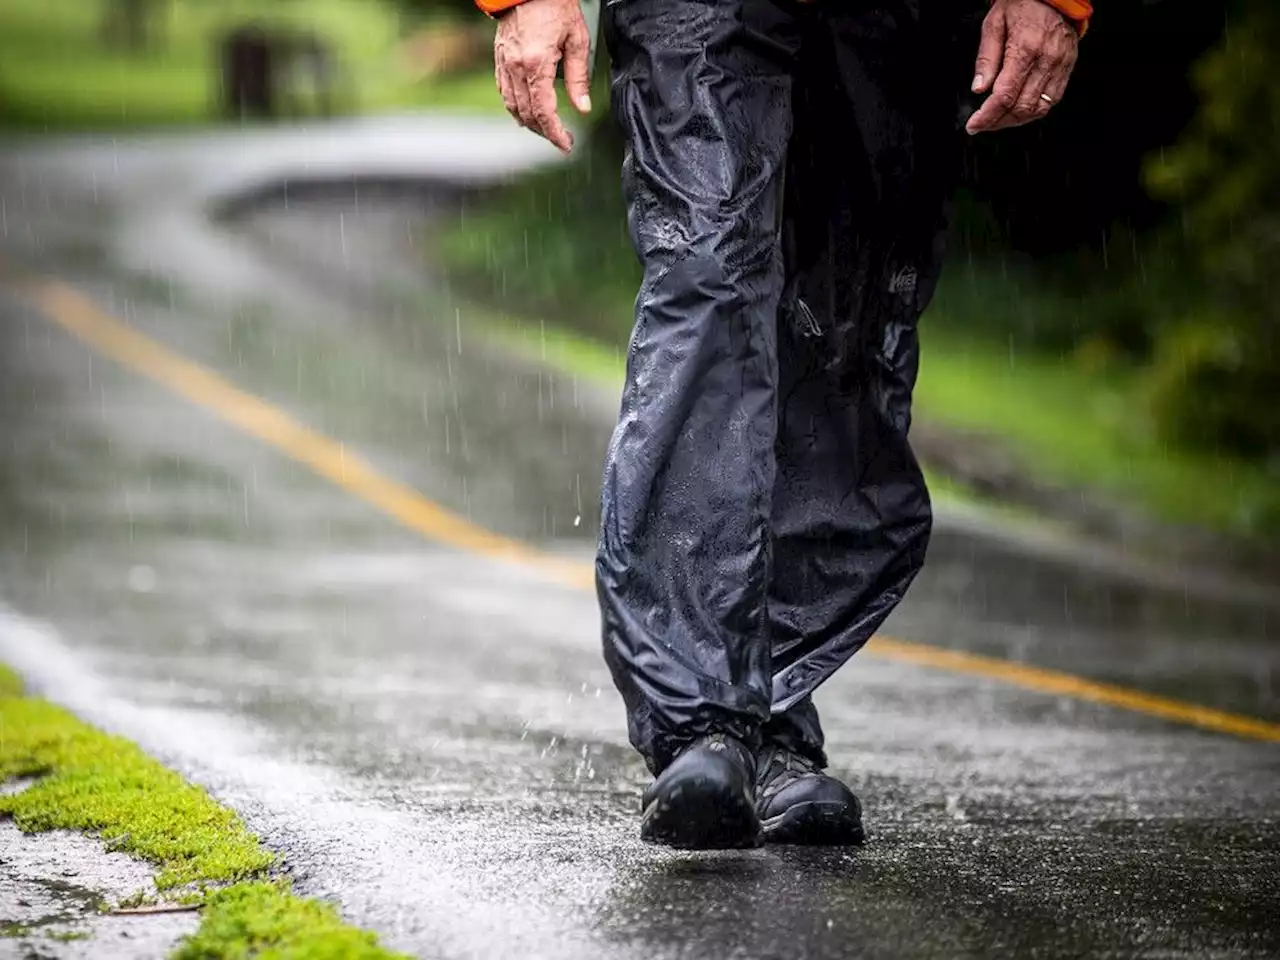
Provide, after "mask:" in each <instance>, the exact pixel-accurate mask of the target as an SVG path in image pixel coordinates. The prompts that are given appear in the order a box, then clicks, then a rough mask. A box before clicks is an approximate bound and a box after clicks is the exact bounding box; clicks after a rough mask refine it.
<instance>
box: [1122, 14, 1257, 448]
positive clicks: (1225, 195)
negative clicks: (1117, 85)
mask: <svg viewBox="0 0 1280 960" xmlns="http://www.w3.org/2000/svg"><path fill="white" fill-rule="evenodd" d="M1278 50H1280V5H1277V4H1276V2H1275V0H1239V3H1238V6H1237V10H1236V12H1235V16H1234V17H1233V19H1232V21H1231V23H1230V25H1229V27H1228V29H1227V32H1226V35H1225V37H1224V39H1223V41H1222V42H1221V43H1220V44H1219V45H1218V46H1217V47H1216V48H1215V49H1214V50H1213V51H1212V52H1211V53H1209V54H1208V55H1207V56H1206V57H1205V58H1204V59H1203V60H1202V61H1201V62H1200V63H1199V64H1198V66H1197V69H1196V71H1195V78H1196V85H1197V88H1198V90H1199V92H1200V96H1201V98H1202V107H1201V110H1200V112H1199V114H1198V115H1197V117H1196V120H1195V121H1194V122H1193V123H1192V124H1191V125H1190V126H1189V127H1188V129H1187V130H1186V132H1185V134H1184V135H1183V137H1182V138H1181V139H1180V140H1179V141H1178V143H1177V144H1176V146H1174V147H1173V148H1171V149H1169V150H1165V151H1163V152H1162V153H1161V154H1160V155H1159V156H1157V157H1156V158H1155V159H1154V161H1153V162H1152V163H1151V164H1150V165H1149V168H1148V171H1147V180H1148V183H1149V184H1150V186H1151V189H1152V191H1153V193H1155V194H1156V195H1157V196H1160V197H1163V198H1167V199H1169V200H1171V201H1174V202H1176V203H1178V204H1179V209H1180V212H1181V228H1182V232H1183V239H1184V243H1185V245H1186V247H1187V249H1188V251H1189V253H1190V256H1191V258H1192V263H1193V264H1194V265H1195V266H1196V267H1197V268H1198V270H1199V271H1200V273H1201V276H1202V277H1203V279H1204V281H1205V282H1206V284H1207V285H1208V293H1209V300H1208V302H1209V304H1210V308H1209V309H1210V310H1211V313H1209V315H1208V316H1202V317H1200V318H1192V319H1191V320H1189V321H1188V322H1187V324H1186V325H1185V328H1183V329H1180V330H1178V331H1176V332H1174V333H1171V334H1170V335H1169V338H1168V343H1167V344H1166V345H1165V348H1164V350H1163V367H1164V369H1163V370H1161V372H1160V373H1159V374H1158V376H1157V392H1156V398H1157V412H1158V414H1159V415H1160V416H1161V421H1162V424H1163V425H1164V426H1165V428H1166V429H1167V430H1168V431H1169V432H1170V433H1171V434H1173V435H1176V436H1177V437H1178V438H1179V439H1183V440H1190V441H1193V442H1196V443H1199V444H1202V445H1209V446H1214V447H1217V448H1225V449H1229V450H1232V451H1234V452H1237V453H1242V454H1246V455H1251V456H1267V455H1270V456H1278V455H1280V278H1277V273H1276V268H1277V264H1280V63H1278V62H1277V59H1276V52H1277V51H1278Z"/></svg>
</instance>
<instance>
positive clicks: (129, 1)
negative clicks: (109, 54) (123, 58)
mask: <svg viewBox="0 0 1280 960" xmlns="http://www.w3.org/2000/svg"><path fill="white" fill-rule="evenodd" d="M168 5H169V4H168V0H104V2H103V9H102V20H101V24H100V27H99V34H100V36H101V38H102V42H103V43H104V44H106V45H107V46H109V47H119V48H123V49H125V50H128V51H129V52H131V53H143V52H145V51H147V50H149V49H152V48H154V47H155V46H156V45H158V44H159V43H161V42H162V41H163V30H162V28H163V25H164V24H163V20H164V17H163V14H165V13H167V12H168V11H167V8H168Z"/></svg>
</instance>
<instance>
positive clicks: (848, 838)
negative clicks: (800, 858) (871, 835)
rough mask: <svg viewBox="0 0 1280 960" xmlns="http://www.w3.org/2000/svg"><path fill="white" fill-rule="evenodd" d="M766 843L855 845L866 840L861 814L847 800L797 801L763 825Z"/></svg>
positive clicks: (809, 845) (827, 845)
mask: <svg viewBox="0 0 1280 960" xmlns="http://www.w3.org/2000/svg"><path fill="white" fill-rule="evenodd" d="M763 830H764V839H765V842H767V843H780V844H795V845H797V846H808V847H856V846H859V845H861V844H862V843H864V842H865V841H866V839H867V834H866V831H865V830H864V829H863V827H862V817H861V816H860V815H859V813H858V811H857V809H856V808H855V807H853V806H852V805H851V804H848V803H840V802H830V801H827V802H819V801H814V802H812V803H797V804H796V805H795V806H793V807H789V808H788V809H787V810H786V811H785V812H783V813H780V814H778V816H776V817H770V818H769V819H768V820H766V821H764V824H763Z"/></svg>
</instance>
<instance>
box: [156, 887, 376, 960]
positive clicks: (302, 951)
mask: <svg viewBox="0 0 1280 960" xmlns="http://www.w3.org/2000/svg"><path fill="white" fill-rule="evenodd" d="M229 944H234V945H235V949H234V950H229V949H228V945H229ZM393 956H398V955H397V954H392V953H390V952H388V951H387V950H385V949H383V948H382V947H380V946H378V942H377V940H376V938H375V937H374V936H373V934H371V933H368V932H366V931H363V930H357V929H355V928H353V927H349V926H346V925H345V924H343V922H342V920H341V919H340V918H339V917H338V914H337V911H336V910H334V909H333V907H332V906H330V905H329V904H327V903H321V902H320V901H317V900H302V899H300V898H298V897H295V896H293V895H292V894H290V893H289V892H288V888H287V887H286V886H284V885H282V884H278V883H268V882H260V883H242V884H238V885H236V886H234V887H231V888H230V889H227V890H223V891H221V892H219V893H216V894H214V895H213V896H211V897H210V898H209V901H208V904H207V906H206V908H205V916H204V923H202V924H201V926H200V929H199V930H198V931H197V932H196V934H195V935H194V936H193V937H191V938H190V939H189V940H187V941H186V943H184V944H183V946H182V947H181V949H179V950H178V952H177V953H176V954H175V957H176V960H225V958H240V957H258V958H262V960H268V958H270V960H329V958H332V960H339V958H341V960H385V958H389V957H393Z"/></svg>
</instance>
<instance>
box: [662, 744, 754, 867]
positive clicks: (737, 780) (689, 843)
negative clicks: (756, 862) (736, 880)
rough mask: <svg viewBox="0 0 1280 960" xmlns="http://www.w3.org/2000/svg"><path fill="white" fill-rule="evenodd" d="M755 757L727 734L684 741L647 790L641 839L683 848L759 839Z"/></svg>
mask: <svg viewBox="0 0 1280 960" xmlns="http://www.w3.org/2000/svg"><path fill="white" fill-rule="evenodd" d="M754 797H755V758H754V757H753V756H752V755H751V751H750V750H748V749H747V748H746V747H745V746H743V744H742V743H741V742H739V741H738V740H735V739H734V738H733V737H729V736H726V735H724V734H714V735H712V736H709V737H704V738H702V739H701V740H697V741H695V742H694V743H692V744H690V745H689V746H688V747H686V748H685V749H684V750H683V751H682V752H681V753H680V755H679V756H678V757H676V759H675V760H674V761H673V762H672V764H671V765H670V766H669V767H667V769H666V770H664V771H662V774H661V775H660V776H659V777H658V779H657V780H655V781H654V782H653V783H652V784H651V785H650V787H649V789H648V790H646V791H645V792H644V800H643V803H644V815H643V817H642V819H641V822H640V839H642V840H644V841H646V842H647V843H660V844H663V845H665V846H668V847H678V848H680V849H682V850H741V849H746V848H749V847H758V846H760V844H761V837H760V820H759V818H758V817H757V816H756V806H755V801H754Z"/></svg>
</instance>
